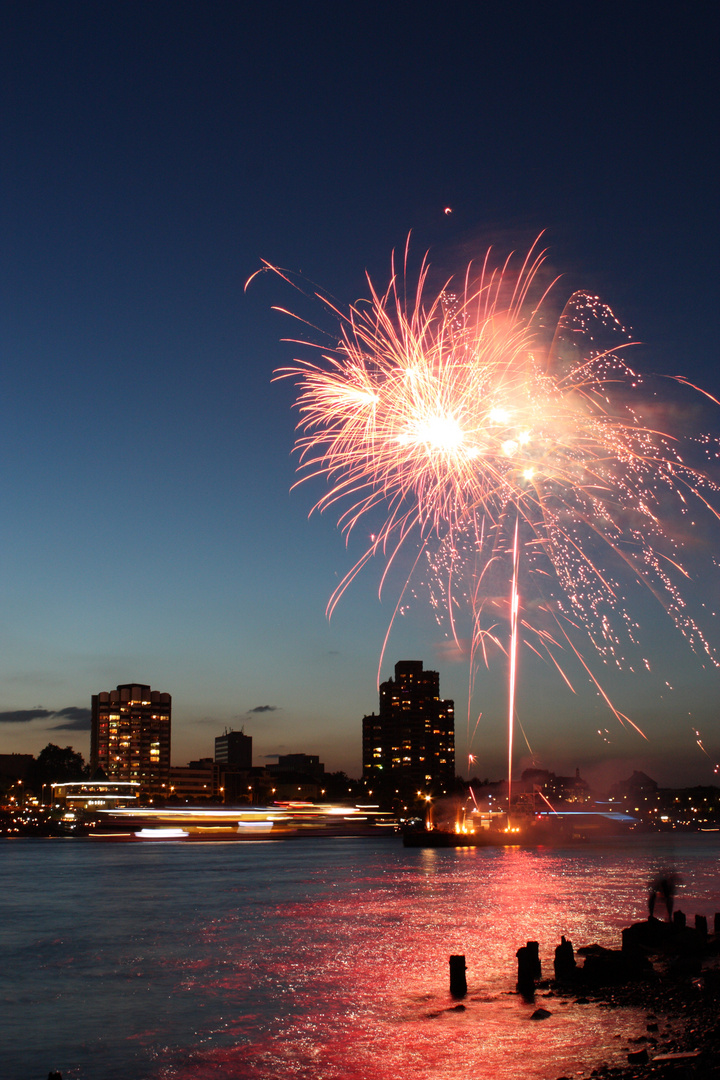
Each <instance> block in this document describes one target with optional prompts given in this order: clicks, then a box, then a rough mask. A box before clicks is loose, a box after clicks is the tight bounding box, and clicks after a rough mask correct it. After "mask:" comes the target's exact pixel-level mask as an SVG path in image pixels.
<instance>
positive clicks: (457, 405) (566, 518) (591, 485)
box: [276, 247, 718, 768]
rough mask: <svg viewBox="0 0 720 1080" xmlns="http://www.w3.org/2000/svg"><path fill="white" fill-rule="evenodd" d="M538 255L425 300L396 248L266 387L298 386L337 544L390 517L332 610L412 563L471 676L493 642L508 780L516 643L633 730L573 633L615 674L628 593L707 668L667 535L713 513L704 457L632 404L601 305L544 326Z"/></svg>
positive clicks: (699, 445) (304, 430)
mask: <svg viewBox="0 0 720 1080" xmlns="http://www.w3.org/2000/svg"><path fill="white" fill-rule="evenodd" d="M543 260H544V253H543V252H539V251H537V250H536V248H535V247H534V248H533V249H531V251H530V253H529V254H528V256H527V257H526V258H525V260H524V262H522V264H521V265H520V266H519V268H518V269H517V270H515V269H514V268H513V264H512V261H511V260H508V261H506V262H505V264H504V265H502V266H500V267H498V268H493V266H492V263H491V254H490V253H488V255H487V256H486V258H485V261H484V263H483V264H482V265H481V266H480V267H479V268H478V269H477V270H475V268H474V267H473V266H470V267H468V269H467V271H466V273H465V274H464V276H463V279H462V282H461V284H460V286H459V287H457V286H455V285H454V284H453V282H452V281H450V282H446V283H445V284H444V285H443V286H442V287H441V288H439V289H438V290H436V291H434V292H433V291H432V290H431V289H430V287H429V271H430V267H429V264H428V262H427V259H426V260H424V261H423V263H422V265H421V267H420V270H419V273H418V275H417V282H416V284H415V285H414V287H411V285H410V279H409V274H408V271H407V250H406V253H405V262H404V266H403V271H402V273H400V274H398V273H396V270H395V266H394V264H393V269H392V276H391V282H390V285H389V287H388V288H387V289H386V290H385V291H384V292H378V291H377V290H376V289H375V288H374V286H373V284H372V282H371V281H368V285H369V290H370V295H369V299H368V300H367V301H366V302H361V303H358V304H356V305H353V306H352V307H350V308H349V310H348V311H347V312H346V313H343V312H341V311H340V310H338V308H337V307H335V306H333V305H332V304H331V305H329V306H330V307H331V308H332V310H333V312H334V314H335V315H336V316H337V318H338V320H339V325H340V332H339V340H338V341H337V342H336V343H335V344H334V347H333V348H332V349H330V350H321V356H320V357H319V358H316V359H299V360H296V361H295V362H294V363H293V364H292V365H291V366H289V367H286V368H283V369H281V370H280V371H279V372H277V373H276V374H277V377H281V378H282V377H287V378H291V379H293V380H295V381H296V384H297V388H298V393H297V407H298V410H299V413H300V421H299V424H298V438H297V443H296V449H297V452H298V454H299V470H300V472H301V473H302V475H303V477H304V478H308V477H320V478H322V479H324V480H325V481H326V485H327V487H326V490H325V492H324V493H323V494H322V496H321V497H320V499H319V500H318V502H317V504H316V506H315V509H316V510H320V511H323V510H328V509H330V508H335V509H336V510H337V513H338V520H339V524H340V526H341V527H342V528H343V530H344V531H345V533H346V534H350V533H351V532H352V531H353V530H354V529H355V527H356V526H357V525H358V523H359V522H360V521H362V520H367V519H368V518H370V519H371V520H372V521H373V522H375V519H376V517H377V516H378V514H379V515H380V518H381V522H382V523H381V525H380V527H379V528H376V529H375V532H374V533H373V535H372V539H371V543H370V544H369V546H368V547H367V549H366V550H365V552H364V553H363V554H362V556H361V557H360V559H359V560H358V561H357V562H356V563H355V565H354V566H353V568H352V569H351V570H350V572H349V573H348V574H347V575H346V577H345V578H344V579H343V581H342V582H341V584H340V585H339V586H338V588H337V589H336V591H335V592H334V594H333V595H332V597H331V599H330V602H329V605H328V611H329V612H330V613H331V612H332V610H333V609H334V607H335V605H336V604H337V602H338V600H339V598H340V597H341V596H342V594H343V592H344V591H345V589H346V588H347V587H348V585H349V584H350V582H351V581H353V580H354V578H355V577H356V576H357V574H358V573H359V572H360V570H361V569H362V568H363V566H365V565H366V564H367V562H368V561H369V560H371V559H372V558H373V557H374V556H381V557H382V558H383V559H384V561H385V564H386V569H385V573H384V575H383V582H384V581H385V580H386V577H387V574H388V571H389V569H390V567H392V566H393V564H394V563H395V562H396V560H397V559H398V555H399V553H400V552H401V551H406V550H408V549H409V550H411V551H412V558H413V567H414V569H413V571H412V572H411V575H410V577H409V578H408V581H407V583H406V586H405V589H404V590H403V594H404V593H405V592H406V590H407V588H408V587H409V585H410V583H411V581H412V580H413V575H415V576H416V577H417V576H418V575H422V576H424V578H425V579H426V581H427V582H429V586H428V587H429V589H430V593H431V599H432V602H433V603H434V604H435V605H436V607H437V608H438V609H439V610H442V611H443V612H444V615H445V617H446V618H447V619H448V621H449V625H450V627H451V632H452V633H453V635H455V636H456V637H457V629H456V627H457V619H458V613H459V612H460V611H461V610H463V611H465V612H469V614H470V624H471V627H472V629H471V633H470V639H471V644H470V655H471V665H470V667H471V671H474V670H475V666H476V662H477V661H478V660H479V659H482V658H484V659H485V660H487V657H488V649H489V647H490V646H492V647H498V646H499V647H500V648H501V649H502V650H503V651H504V652H505V653H506V654H507V656H508V659H509V666H510V692H509V717H508V720H509V755H508V756H509V768H510V767H511V765H512V731H513V718H514V688H515V671H516V665H517V650H518V644H519V642H520V641H521V640H522V641H523V642H525V643H526V644H527V645H528V646H529V647H530V648H531V649H532V650H534V651H535V652H536V653H538V654H539V655H541V656H544V657H545V658H546V659H547V660H548V661H550V662H551V663H552V664H553V665H554V666H555V667H556V669H557V671H558V672H559V673H560V675H561V676H562V678H563V679H564V680H565V681H566V682H567V683H568V685H571V682H570V677H569V675H568V674H567V671H566V667H567V665H566V664H565V663H564V662H563V656H565V655H571V656H572V657H574V658H575V659H576V660H577V662H579V664H580V665H581V666H582V668H583V669H584V670H585V672H586V673H587V676H588V678H589V679H590V680H591V682H592V683H593V684H594V686H595V687H596V689H597V691H598V693H600V694H601V696H602V697H603V698H604V699H605V701H606V703H607V705H608V707H609V708H610V709H611V710H612V712H613V713H614V714H615V716H616V717H617V718H618V719H619V720H620V721H621V722H623V723H627V724H632V721H630V720H629V718H628V717H627V716H625V715H624V714H623V713H621V712H619V711H618V710H617V709H616V708H615V707H614V706H613V705H612V703H611V701H610V699H609V697H608V696H607V694H606V693H605V691H604V690H603V688H602V686H601V685H600V683H599V682H598V680H597V678H596V676H595V675H594V674H593V672H592V670H591V667H590V665H589V663H588V661H587V660H586V659H585V658H584V656H583V653H582V651H581V649H580V647H579V645H578V643H577V641H578V632H579V631H580V632H582V633H584V634H586V635H589V637H590V639H591V640H592V642H593V644H594V646H595V648H596V649H597V650H598V651H599V652H600V653H601V654H602V656H603V658H604V659H605V660H614V661H615V662H616V663H617V664H619V665H620V664H621V663H622V659H623V657H622V644H621V638H622V637H623V635H625V636H626V637H629V639H630V640H631V641H633V640H634V639H635V634H636V626H635V624H634V623H633V621H632V619H631V617H630V615H629V614H628V613H627V610H626V603H627V599H626V592H627V589H628V582H635V583H641V584H642V585H643V586H644V587H646V588H647V589H648V590H649V591H650V592H651V593H652V594H653V595H654V597H655V598H656V599H657V601H658V602H659V603H660V604H661V605H662V607H663V608H664V609H665V611H666V612H667V614H668V615H669V617H670V618H671V620H672V621H673V622H674V623H675V625H676V627H677V628H678V629H679V630H680V632H681V633H682V634H683V635H684V636H685V637H686V638H687V639H688V640H689V642H690V644H691V645H692V647H693V648H694V649H695V650H696V651H699V652H703V653H705V654H706V656H707V657H708V658H710V660H711V662H712V663H716V662H717V661H716V659H715V655H714V652H713V649H712V647H711V645H710V643H709V641H708V639H707V637H706V636H705V634H704V633H703V631H702V630H701V628H700V626H699V624H698V623H697V622H696V621H695V619H694V618H693V617H692V615H691V614H690V613H689V611H688V609H687V606H686V604H685V601H684V599H683V592H682V590H681V583H682V582H683V580H684V579H687V577H688V571H687V570H686V568H685V566H684V563H683V539H682V534H681V533H680V532H679V531H678V529H677V528H676V525H677V523H678V521H687V520H688V516H689V519H690V520H691V521H692V523H693V524H694V515H695V514H696V513H709V514H711V515H714V516H715V517H717V516H718V515H717V513H716V511H715V510H714V509H713V508H712V506H711V500H712V499H713V497H714V496H715V495H716V493H717V491H718V489H717V486H716V485H715V483H714V482H713V481H712V479H711V477H710V475H709V472H708V471H707V463H708V459H710V458H712V456H713V455H714V456H715V457H716V456H717V454H716V451H715V448H714V446H712V445H711V444H710V442H709V441H703V440H702V439H698V440H692V439H688V438H687V437H685V436H684V435H683V436H682V437H679V436H678V434H677V433H676V432H673V431H672V430H671V429H670V428H669V427H668V426H667V424H666V420H667V419H668V418H667V417H663V418H662V422H661V421H660V419H659V418H660V417H661V415H662V414H661V411H660V410H659V409H658V408H657V406H655V407H654V408H653V409H645V410H644V409H643V407H642V404H643V395H642V394H641V392H640V387H641V383H642V379H641V377H640V376H639V374H638V373H637V372H636V371H635V370H634V369H633V368H632V367H631V366H630V364H629V363H628V361H627V359H626V355H627V354H626V351H625V350H626V347H627V345H628V341H627V335H625V334H624V332H623V329H622V327H621V325H620V323H619V322H618V321H617V319H615V317H614V315H613V313H612V311H611V310H610V309H609V308H608V307H607V306H606V305H604V304H602V303H601V302H600V300H599V299H598V298H597V297H594V296H591V295H589V294H587V293H583V292H578V293H575V294H573V295H572V296H571V297H570V299H569V301H568V302H567V304H566V306H565V309H564V311H563V313H562V315H561V316H560V319H559V320H554V321H553V320H551V319H550V318H549V316H548V313H547V312H548V309H549V303H548V296H547V291H546V290H544V289H542V288H540V285H539V280H540V275H539V270H540V267H541V265H542V263H543ZM325 302H326V303H327V301H325ZM608 341H609V342H610V345H608ZM680 381H681V382H685V381H686V380H684V379H681V380H680ZM690 444H692V445H691V450H692V453H691V454H688V452H687V450H688V446H689V445H690ZM699 452H700V453H702V452H704V454H705V461H699ZM381 588H382V586H381ZM399 602H400V601H399ZM506 624H509V631H504V630H501V629H500V628H501V627H502V626H503V625H506ZM386 640H387V639H386ZM646 663H647V661H646ZM632 726H633V727H634V726H635V725H634V724H633V725H632ZM638 730H639V729H638Z"/></svg>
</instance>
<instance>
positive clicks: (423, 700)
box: [363, 660, 455, 795]
mask: <svg viewBox="0 0 720 1080" xmlns="http://www.w3.org/2000/svg"><path fill="white" fill-rule="evenodd" d="M363 780H364V781H365V783H366V784H367V785H368V786H369V787H371V788H374V789H376V790H378V791H385V792H388V791H390V790H395V789H396V790H398V791H399V792H400V793H401V794H405V795H409V794H411V793H412V792H413V791H423V792H427V793H428V794H433V795H441V794H443V793H445V792H447V791H449V790H450V789H451V788H452V785H453V782H454V780H455V708H454V702H452V701H443V700H442V699H441V698H440V676H439V675H438V673H437V671H423V664H422V660H401V661H400V662H399V663H397V664H396V665H395V678H394V679H388V680H387V682H384V683H382V684H381V685H380V709H379V714H378V715H377V716H376V715H375V714H374V713H373V714H372V715H371V716H365V717H363Z"/></svg>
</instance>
